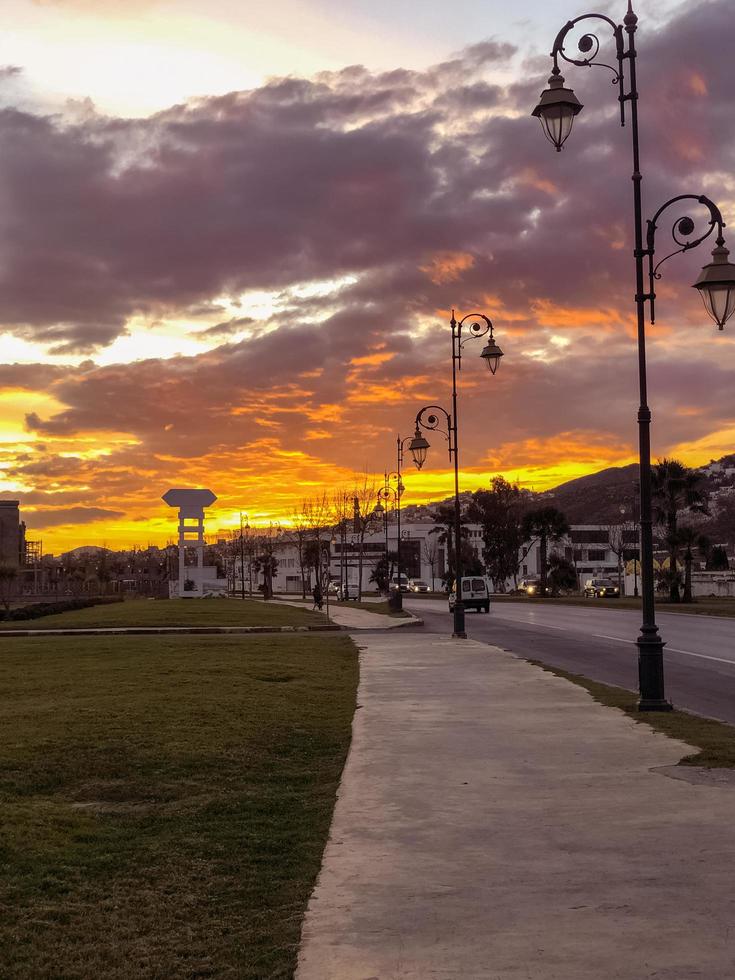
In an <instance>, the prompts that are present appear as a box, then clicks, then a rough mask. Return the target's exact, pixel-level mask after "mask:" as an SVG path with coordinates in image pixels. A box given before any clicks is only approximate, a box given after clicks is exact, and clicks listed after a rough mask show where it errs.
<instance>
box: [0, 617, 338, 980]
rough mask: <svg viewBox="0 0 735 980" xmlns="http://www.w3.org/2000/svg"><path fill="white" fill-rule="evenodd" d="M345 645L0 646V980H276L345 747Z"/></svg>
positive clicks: (213, 641)
mask: <svg viewBox="0 0 735 980" xmlns="http://www.w3.org/2000/svg"><path fill="white" fill-rule="evenodd" d="M356 684H357V655H356V650H355V647H354V645H353V644H352V641H351V640H350V639H349V638H348V637H346V636H340V635H330V634H316V635H308V634H301V635H295V636H283V635H278V636H253V637H224V636H217V637H194V636H181V637H168V636H164V637H155V638H153V637H139V636H138V637H120V636H115V637H88V638H85V639H84V641H83V642H80V641H79V640H77V639H75V638H67V637H62V638H59V639H57V640H54V642H53V645H52V644H51V643H50V642H49V641H48V640H44V639H40V638H39V639H27V640H18V641H17V642H14V643H13V644H12V645H8V646H4V647H2V649H0V687H1V689H2V691H3V699H2V702H0V704H1V707H0V807H1V808H2V821H1V822H0V828H1V829H0V964H2V966H0V976H2V977H3V980H52V978H53V980H62V978H63V980H71V978H74V980H99V978H101V977H104V978H105V980H132V978H136V980H138V978H146V980H153V978H156V980H183V978H188V980H191V978H195V977H196V978H205V977H207V978H235V977H236V978H238V980H239V978H252V980H255V978H266V977H269V978H285V977H290V976H291V975H292V971H293V968H294V964H295V958H296V954H297V947H298V942H299V934H300V927H301V920H302V915H303V912H304V909H305V906H306V902H307V899H308V896H309V894H310V891H311V888H312V886H313V883H314V880H315V877H316V874H317V872H318V869H319V866H320V861H321V854H322V850H323V847H324V844H325V841H326V836H327V832H328V828H329V823H330V818H331V813H332V809H333V806H334V800H335V793H336V789H337V785H338V782H339V778H340V774H341V771H342V767H343V764H344V760H345V757H346V753H347V748H348V745H349V740H350V726H351V719H352V714H353V711H354V707H355V691H356Z"/></svg>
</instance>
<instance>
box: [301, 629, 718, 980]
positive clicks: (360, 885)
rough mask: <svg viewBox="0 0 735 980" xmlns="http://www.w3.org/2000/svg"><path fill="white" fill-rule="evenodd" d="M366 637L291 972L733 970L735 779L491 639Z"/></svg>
mask: <svg viewBox="0 0 735 980" xmlns="http://www.w3.org/2000/svg"><path fill="white" fill-rule="evenodd" d="M360 643H361V646H362V647H363V652H362V655H361V664H362V667H361V680H360V688H359V693H358V703H359V704H360V705H361V708H360V709H359V710H358V711H357V712H356V715H355V721H354V737H353V743H352V749H351V752H350V756H349V759H348V763H347V767H346V769H345V774H344V777H343V780H342V785H341V788H340V794H339V799H338V802H337V807H336V810H335V814H334V821H333V826H332V831H331V835H330V840H329V843H328V845H327V849H326V851H325V856H324V864H323V867H322V872H321V875H320V877H319V881H318V883H317V887H316V889H315V892H314V894H313V896H312V899H311V902H310V905H309V909H308V912H307V916H306V920H305V925H304V931H303V943H302V949H301V955H300V959H299V968H298V971H297V974H296V977H297V980H399V978H400V980H408V978H411V980H480V978H483V980H647V978H654V977H655V978H656V980H694V978H699V977H701V978H707V980H730V978H732V977H735V928H734V927H733V923H734V922H735V890H734V889H733V881H735V835H734V834H733V819H734V818H735V783H734V782H733V781H732V779H731V777H732V773H728V774H724V773H723V774H718V773H709V774H700V771H699V770H691V769H685V768H682V767H679V768H677V769H675V770H673V771H672V770H669V769H668V767H670V766H673V765H675V763H676V762H678V760H679V759H680V758H681V756H682V755H684V754H687V753H688V752H689V751H690V750H689V749H688V747H687V746H685V745H683V744H682V743H679V742H675V741H673V740H671V739H668V738H666V737H665V736H663V735H659V734H656V733H655V732H653V731H652V730H651V729H650V728H649V727H648V726H646V725H637V724H636V723H635V722H633V721H632V720H631V719H628V718H627V717H626V716H624V715H623V714H622V713H620V712H618V711H615V710H614V709H611V708H606V707H603V706H602V705H599V704H596V703H595V702H594V701H592V699H591V698H590V697H589V695H588V694H587V693H586V692H585V691H584V690H583V689H581V688H579V687H577V686H575V685H573V684H570V683H568V682H567V681H564V680H561V679H559V678H556V677H554V676H553V675H551V674H548V673H546V672H544V671H542V670H541V669H539V668H536V667H533V666H531V665H530V664H528V663H526V662H525V661H521V660H516V659H515V658H514V657H513V656H511V655H510V654H507V653H504V652H502V651H500V650H498V649H497V648H494V647H490V646H486V645H483V644H480V643H476V642H473V641H464V642H463V641H458V640H451V639H442V638H439V637H436V636H425V635H424V636H422V635H420V634H416V635H414V634H401V635H387V634H383V635H374V636H365V637H363V638H362V639H361V640H360ZM662 767H663V768H662ZM672 776H673V777H674V778H672ZM682 777H683V778H682ZM700 777H701V779H702V780H703V783H702V784H697V783H696V780H697V779H698V778H700ZM685 780H692V781H693V782H690V781H685Z"/></svg>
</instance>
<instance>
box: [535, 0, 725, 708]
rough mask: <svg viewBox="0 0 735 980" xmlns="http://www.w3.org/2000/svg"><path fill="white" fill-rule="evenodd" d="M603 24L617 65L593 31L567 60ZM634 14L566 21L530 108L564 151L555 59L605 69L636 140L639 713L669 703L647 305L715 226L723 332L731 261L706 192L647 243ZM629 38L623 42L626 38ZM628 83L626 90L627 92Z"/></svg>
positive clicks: (652, 225) (705, 290) (713, 269)
mask: <svg viewBox="0 0 735 980" xmlns="http://www.w3.org/2000/svg"><path fill="white" fill-rule="evenodd" d="M589 20H595V21H602V23H604V24H606V25H607V26H608V27H610V28H611V29H612V33H613V38H614V40H615V53H616V60H617V68H615V67H613V66H612V65H606V64H604V63H603V62H600V61H596V60H595V59H596V58H597V54H598V52H599V50H600V42H599V39H598V38H597V35H596V34H594V33H587V34H584V35H583V36H582V37H581V38H580V40H579V42H578V48H579V52H580V57H578V58H573V57H568V56H567V54H566V53H565V41H566V40H567V36H568V34H569V33H570V31H572V30H573V29H574V28H575V27H576V26H577V24H579V23H580V22H581V21H589ZM637 24H638V17H637V16H636V14H635V13H634V11H633V4H632V0H628V11H627V13H626V15H625V17H624V19H623V23H622V24H616V23H615V22H614V21H613V20H611V19H610V18H609V17H607V16H606V15H605V14H582V15H581V16H580V17H575V19H574V20H570V21H568V22H567V23H566V24H565V25H564V27H562V29H561V30H560V31H559V33H558V35H557V36H556V40H555V41H554V47H553V50H552V52H551V57H552V58H553V59H554V67H553V69H552V74H551V79H550V80H549V88H548V89H546V91H544V92H543V93H542V95H541V99H540V101H539V103H538V105H537V106H536V108H535V109H534V110H533V113H532V114H533V115H534V116H536V117H537V118H538V119H539V120H540V122H541V126H542V128H543V131H544V134H545V136H546V137H547V139H549V140H550V141H551V142H552V143H553V144H554V146H555V147H556V149H557V150H561V148H562V146H563V145H564V144H565V142H566V140H567V138H568V137H569V134H570V133H571V130H572V124H573V122H574V119H575V118H576V116H577V115H578V114H579V113H580V112H581V110H582V105H581V103H580V102H579V100H578V99H577V97H576V96H575V95H574V93H573V92H572V90H571V89H567V88H564V79H563V78H562V76H561V73H560V71H559V58H563V59H564V61H566V62H568V63H569V64H572V65H577V66H578V67H591V66H594V67H603V68H607V69H609V70H610V71H612V73H613V83H614V84H615V85H616V86H617V88H618V102H619V103H620V122H621V125H623V126H624V125H625V122H626V120H625V106H626V103H628V104H629V105H630V110H629V111H630V122H631V136H632V141H633V220H634V230H635V250H634V252H633V254H634V257H635V270H636V295H635V302H636V310H637V318H638V380H639V388H640V408H639V410H638V426H639V430H638V431H639V447H640V506H641V513H640V527H641V592H642V600H643V601H642V608H643V622H642V625H641V631H640V634H639V636H638V639H637V640H636V643H637V646H638V681H639V688H640V700H639V702H638V707H639V709H640V710H641V711H668V710H670V709H671V704H670V702H668V701H667V700H666V697H665V693H664V664H663V647H664V644H663V641H662V639H661V637H660V635H659V631H658V627H657V626H656V618H655V605H654V582H653V532H652V508H651V444H650V426H651V410H650V408H649V407H648V382H647V377H646V336H645V319H646V315H645V306H646V303H648V304H649V308H650V318H651V323H653V322H654V313H655V311H654V302H655V298H656V294H655V291H654V285H655V281H656V280H658V279H659V278H660V273H659V271H658V270H659V269H660V267H661V265H662V264H663V263H664V262H665V261H666V260H667V259H669V258H671V256H672V255H676V254H678V253H679V252H686V251H688V250H689V249H692V248H695V247H696V246H697V245H699V244H700V243H701V242H703V241H704V240H705V239H706V238H708V237H709V236H710V235H711V234H712V232H713V231H714V230H715V229H717V244H716V247H715V250H714V252H713V253H712V262H711V263H710V264H709V265H706V266H705V267H704V269H703V270H702V272H701V274H700V276H699V279H698V280H697V282H696V283H695V284H694V286H695V288H696V289H698V290H699V292H700V294H701V295H702V299H703V300H704V305H705V309H706V310H707V312H708V313H709V315H710V316H711V317H712V319H713V320H714V321H715V322H716V323H717V325H718V327H719V329H720V330H721V329H722V328H723V327H724V325H725V322H726V320H727V319H728V318H729V317H730V316H732V314H733V312H734V311H735V266H733V264H732V263H731V262H729V261H728V252H727V249H726V248H725V243H724V238H723V235H722V231H723V228H724V227H725V224H724V222H723V220H722V215H721V214H720V211H719V209H718V208H717V206H716V205H715V204H714V203H713V202H712V201H710V199H709V198H707V197H705V196H704V195H695V194H682V195H679V196H678V197H674V198H672V199H671V200H670V201H667V202H666V204H664V205H663V206H662V207H661V208H659V210H658V211H657V212H656V214H655V216H654V218H653V219H651V220H650V221H649V222H648V232H647V236H646V243H645V246H644V239H643V208H642V203H641V181H642V179H643V178H642V175H641V167H640V148H639V140H638V85H637V80H636V58H637V52H636V48H635V32H636V29H637ZM626 35H627V42H626ZM626 84H627V91H626ZM685 200H686V201H696V202H698V203H699V204H702V205H704V206H705V207H706V208H707V209H708V210H709V227H708V228H707V229H706V230H705V231H704V232H703V233H702V234H700V235H696V234H695V223H694V221H693V220H692V219H691V218H690V217H689V216H688V215H684V216H683V217H679V218H678V219H677V220H676V221H675V223H674V226H673V228H672V237H673V239H674V242H675V243H676V244H677V245H678V246H679V247H678V248H677V249H675V251H673V252H672V253H670V255H667V256H665V258H663V259H662V260H661V261H660V262H659V263H658V264H654V258H655V252H656V249H655V245H656V227H657V225H656V223H657V221H658V219H659V217H660V216H661V214H662V213H663V212H664V211H665V210H666V209H667V208H669V207H672V206H673V205H675V204H678V202H680V201H685ZM644 259H647V260H648V287H649V288H648V292H645V275H644Z"/></svg>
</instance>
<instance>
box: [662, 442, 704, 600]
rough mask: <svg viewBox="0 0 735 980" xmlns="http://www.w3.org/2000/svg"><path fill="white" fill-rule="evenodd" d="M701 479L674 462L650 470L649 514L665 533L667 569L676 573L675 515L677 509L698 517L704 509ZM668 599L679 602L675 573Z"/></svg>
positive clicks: (671, 460) (665, 460) (677, 539)
mask: <svg viewBox="0 0 735 980" xmlns="http://www.w3.org/2000/svg"><path fill="white" fill-rule="evenodd" d="M701 479H702V478H701V476H700V475H699V474H698V473H695V472H694V470H690V469H689V468H688V467H687V466H684V464H683V463H680V462H679V460H677V459H662V460H660V462H658V463H656V465H655V466H654V467H652V469H651V496H652V503H653V515H654V519H655V520H656V522H657V523H658V524H661V525H662V526H663V528H664V530H665V535H664V537H665V541H666V546H667V548H668V552H669V567H670V568H671V570H672V572H675V570H676V561H677V558H678V556H679V535H678V514H679V511H681V510H690V511H695V512H698V513H700V514H702V513H705V512H706V510H707V498H706V496H705V494H704V493H703V491H702V490H701V489H700V487H699V484H700V482H701ZM669 599H670V601H671V602H678V601H679V581H678V579H677V577H676V575H675V574H673V575H672V576H671V579H670V583H669Z"/></svg>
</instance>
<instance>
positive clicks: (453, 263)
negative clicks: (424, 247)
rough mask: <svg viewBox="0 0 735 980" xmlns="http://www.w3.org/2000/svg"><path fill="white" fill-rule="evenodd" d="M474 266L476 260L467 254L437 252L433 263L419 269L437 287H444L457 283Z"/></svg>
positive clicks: (432, 260)
mask: <svg viewBox="0 0 735 980" xmlns="http://www.w3.org/2000/svg"><path fill="white" fill-rule="evenodd" d="M474 264H475V260H474V258H473V257H472V256H471V255H469V254H468V253H467V252H435V253H434V255H433V257H432V259H431V261H430V262H429V263H428V264H427V265H422V266H419V269H420V270H421V272H423V273H425V274H426V275H427V276H428V277H429V279H430V280H431V281H432V282H433V283H434V285H435V286H443V285H444V284H445V283H447V282H456V280H457V279H459V277H460V276H461V274H462V273H463V272H465V271H466V270H467V269H471V268H472V266H473V265H474Z"/></svg>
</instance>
